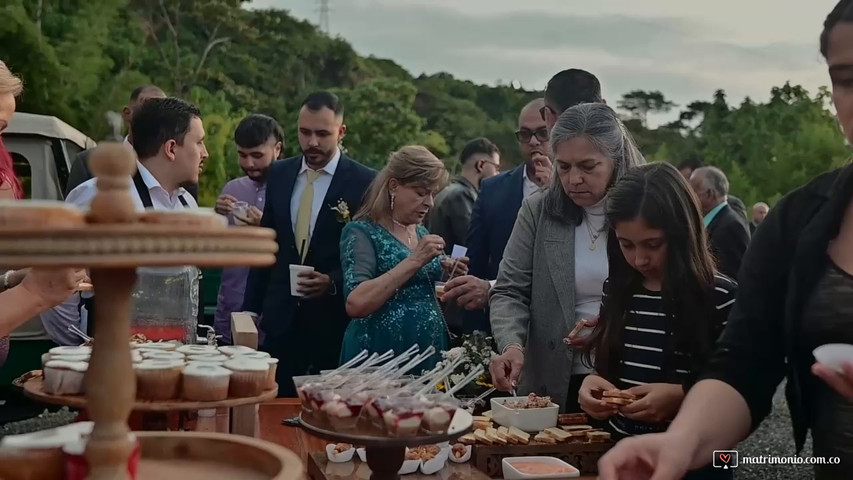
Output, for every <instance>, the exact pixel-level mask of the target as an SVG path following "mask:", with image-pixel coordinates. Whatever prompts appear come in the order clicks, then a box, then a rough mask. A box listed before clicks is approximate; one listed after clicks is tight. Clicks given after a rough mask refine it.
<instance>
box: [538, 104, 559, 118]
mask: <svg viewBox="0 0 853 480" xmlns="http://www.w3.org/2000/svg"><path fill="white" fill-rule="evenodd" d="M546 111H550V112H551V113H553V114H554V115H557V112H555V111H554V109H553V108H551V107H549V106H548V105H542V107H540V108H539V115H540V116H541V117H542V120H545V112H546Z"/></svg>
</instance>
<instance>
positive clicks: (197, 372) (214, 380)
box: [181, 363, 231, 402]
mask: <svg viewBox="0 0 853 480" xmlns="http://www.w3.org/2000/svg"><path fill="white" fill-rule="evenodd" d="M230 379H231V370H228V369H227V368H225V367H222V366H220V365H213V364H202V363H192V364H189V365H187V366H186V368H184V372H183V381H182V384H183V386H182V388H181V397H182V398H183V399H184V400H192V401H196V402H215V401H219V400H225V399H226V398H228V385H229V383H230Z"/></svg>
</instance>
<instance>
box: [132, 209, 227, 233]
mask: <svg viewBox="0 0 853 480" xmlns="http://www.w3.org/2000/svg"><path fill="white" fill-rule="evenodd" d="M139 221H140V222H143V223H157V224H161V225H180V226H187V227H203V228H224V227H227V226H228V219H227V218H225V217H223V216H222V215H219V214H218V213H216V212H215V211H213V209H212V208H185V209H181V210H152V209H146V210H145V213H143V214H142V215H140V217H139Z"/></svg>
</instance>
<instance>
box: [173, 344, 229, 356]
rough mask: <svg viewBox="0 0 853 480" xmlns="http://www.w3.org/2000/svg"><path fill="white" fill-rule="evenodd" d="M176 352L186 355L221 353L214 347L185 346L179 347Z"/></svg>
mask: <svg viewBox="0 0 853 480" xmlns="http://www.w3.org/2000/svg"><path fill="white" fill-rule="evenodd" d="M176 351H177V352H178V353H183V354H184V355H204V354H210V355H212V354H217V353H219V350H217V349H216V347H214V346H213V345H184V346H182V347H178V348H177V350H176Z"/></svg>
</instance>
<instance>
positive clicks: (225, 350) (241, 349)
mask: <svg viewBox="0 0 853 480" xmlns="http://www.w3.org/2000/svg"><path fill="white" fill-rule="evenodd" d="M218 350H219V353H221V354H223V355H228V356H229V357H233V356H234V355H237V354H240V353H252V352H255V351H257V350H255V349H254V348H251V347H247V346H245V345H225V346H224V347H219V348H218Z"/></svg>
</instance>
